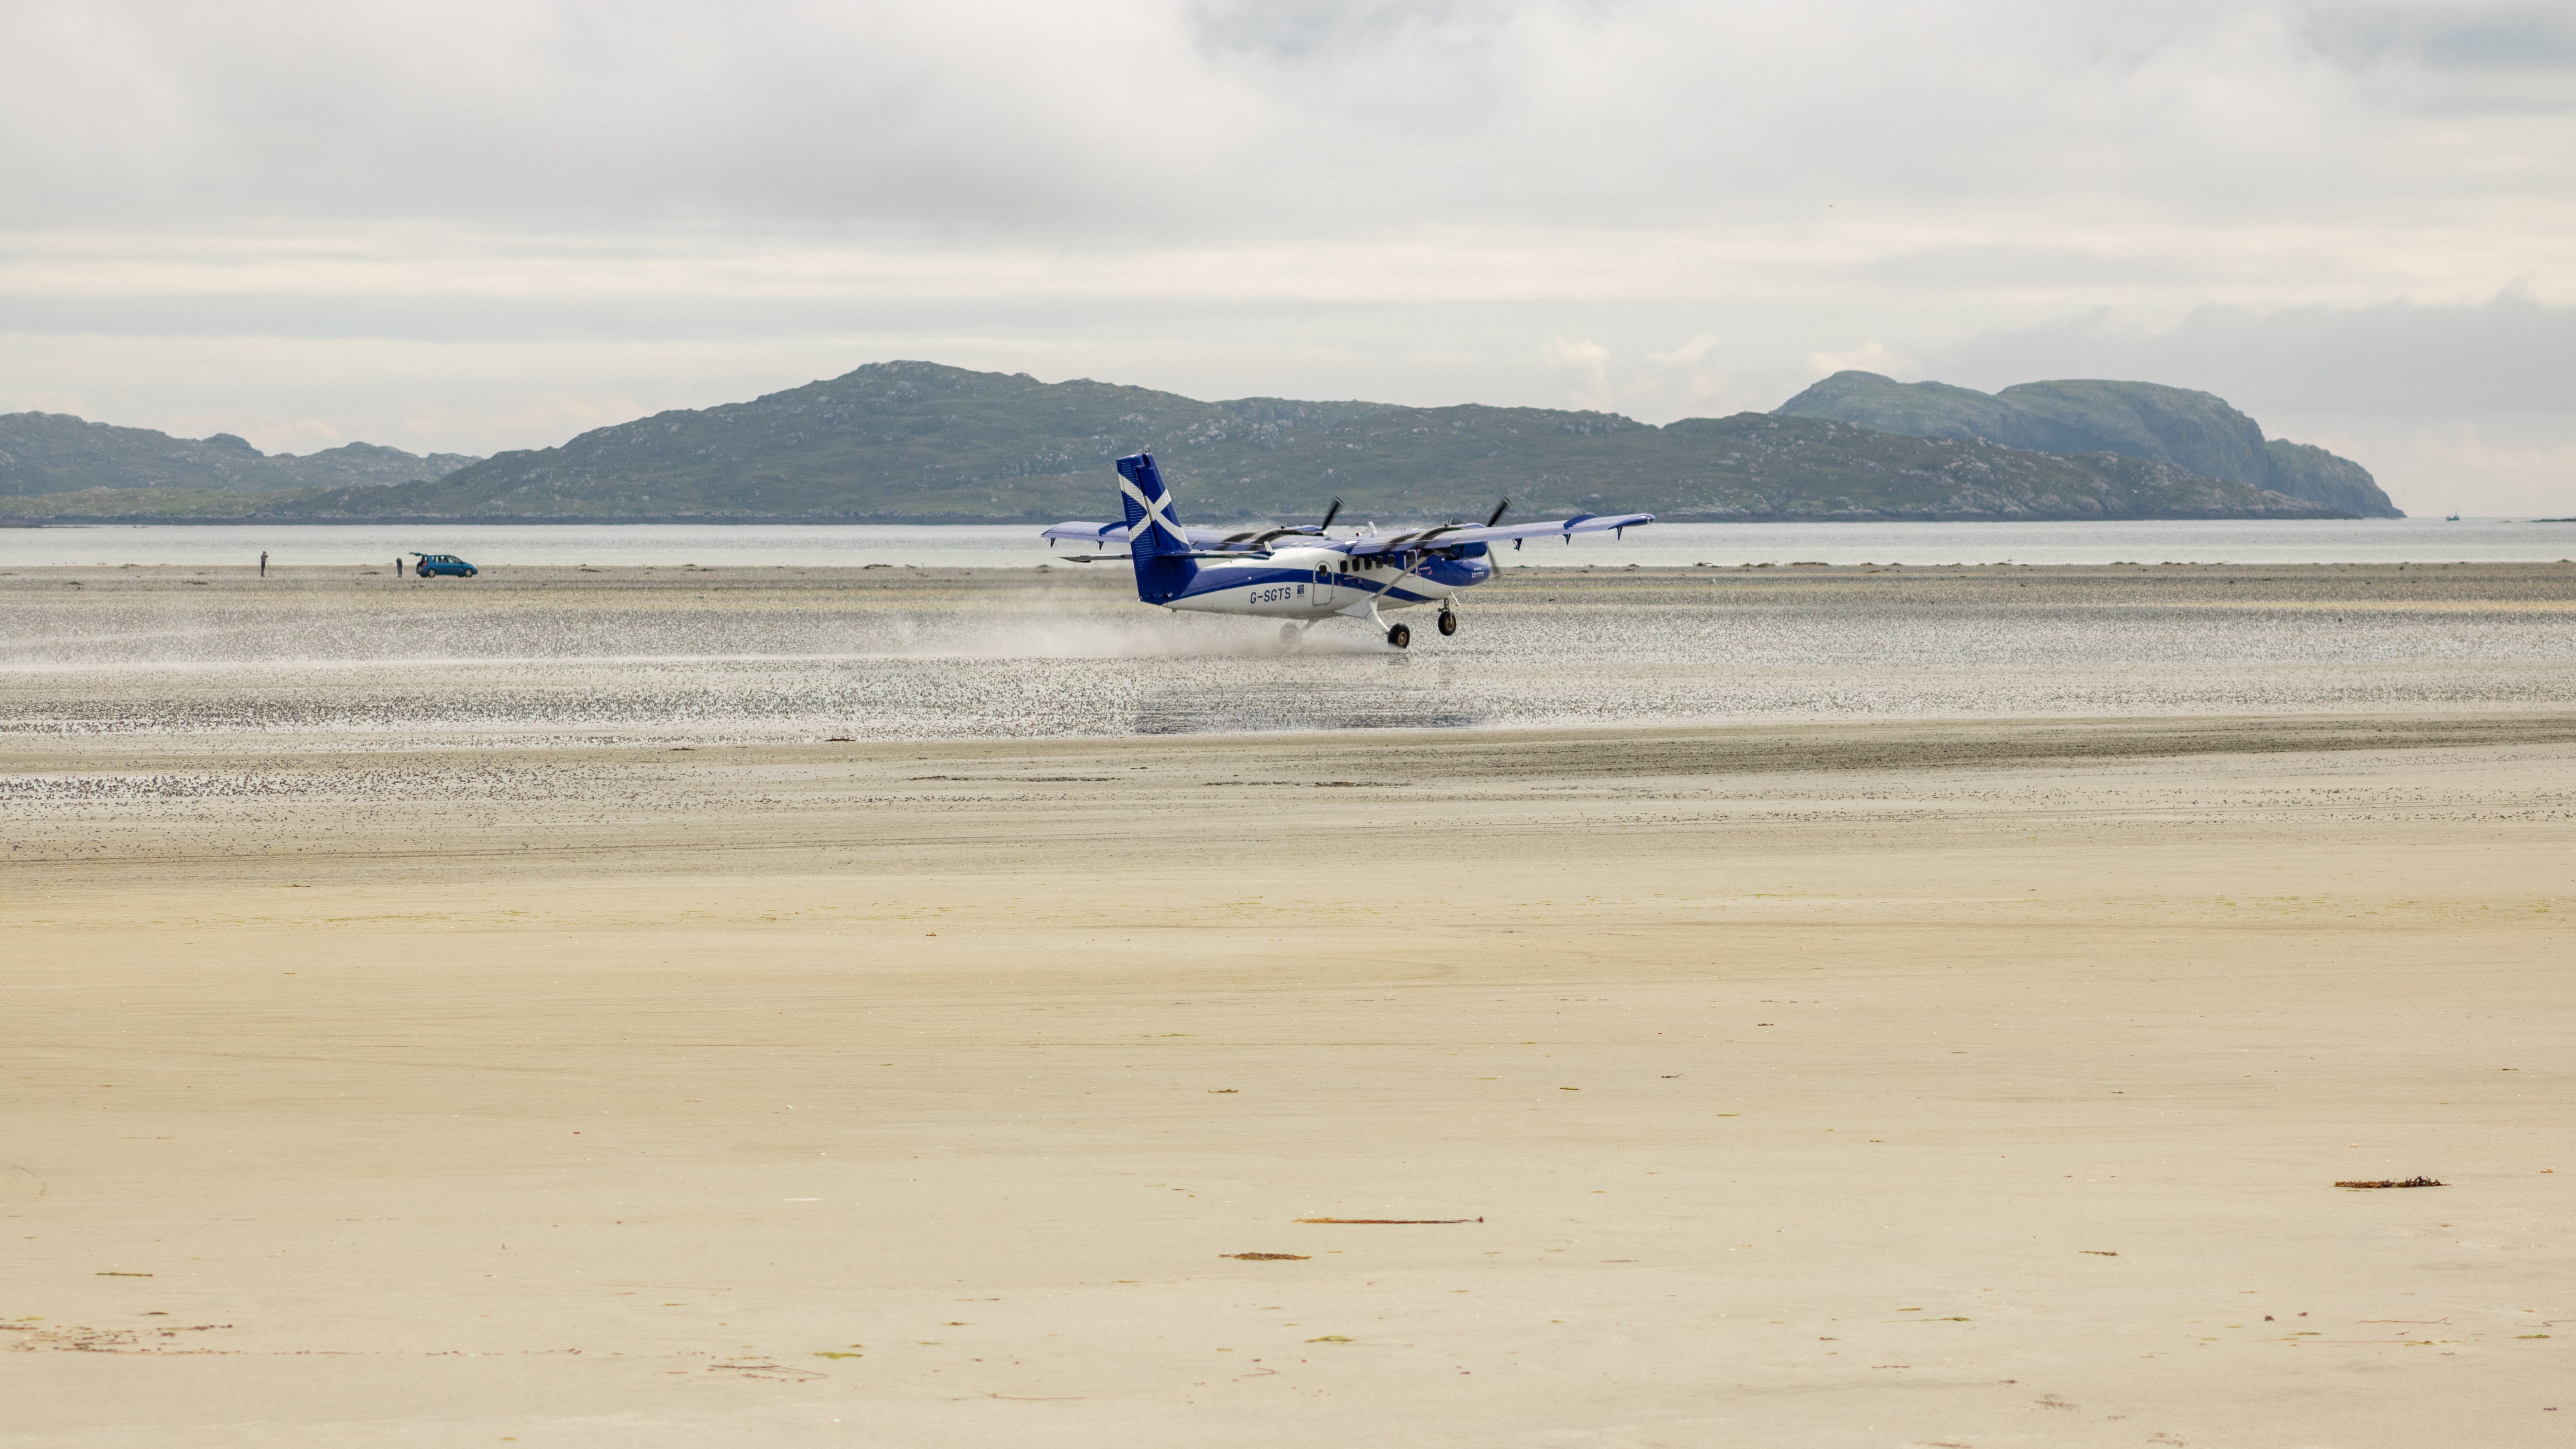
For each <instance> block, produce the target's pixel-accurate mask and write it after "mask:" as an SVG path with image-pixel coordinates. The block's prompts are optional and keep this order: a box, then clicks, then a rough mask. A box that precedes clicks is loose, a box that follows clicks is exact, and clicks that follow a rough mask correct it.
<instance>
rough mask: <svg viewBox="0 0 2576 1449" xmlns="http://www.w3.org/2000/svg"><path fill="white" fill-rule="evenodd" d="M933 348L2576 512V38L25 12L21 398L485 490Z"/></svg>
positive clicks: (978, 14)
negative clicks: (2005, 414) (1896, 414)
mask: <svg viewBox="0 0 2576 1449" xmlns="http://www.w3.org/2000/svg"><path fill="white" fill-rule="evenodd" d="M898 357H917V358H931V359H935V360H938V361H943V362H951V363H956V364H960V365H963V366H970V367H981V368H993V369H999V370H1005V371H1015V372H1019V371H1024V372H1029V373H1033V374H1035V375H1036V376H1038V377H1041V378H1046V379H1049V380H1054V379H1059V378H1066V377H1080V376H1088V377H1097V378H1102V379H1107V380H1114V381H1121V382H1134V383H1141V384H1144V385H1147V386H1152V387H1159V388H1168V389H1171V390H1173V391H1176V392H1182V393H1187V394H1190V395H1192V396H1196V397H1209V398H1215V397H1235V396H1243V395H1249V394H1268V395H1275V396H1289V397H1334V398H1345V397H1363V398H1375V399H1380V400H1385V401H1394V402H1410V403H1454V402H1487V403H1514V404H1535V405H1543V406H1555V407H1568V406H1571V407H1587V408H1608V409H1613V410H1616V411H1620V412H1624V413H1627V414H1629V415H1631V416H1634V417H1638V418H1642V419H1645V420H1647V421H1651V422H1664V421H1668V420H1670V419H1673V418H1676V417H1684V416H1691V415H1700V414H1713V413H1726V412H1733V411H1737V410H1740V409H1745V408H1768V407H1772V406H1774V405H1776V404H1778V403H1779V402H1780V401H1781V400H1782V399H1783V398H1785V397H1787V396H1788V395H1789V394H1791V393H1793V392H1795V391H1796V390H1797V389H1798V388H1800V387H1802V386H1804V385H1805V384H1807V383H1808V382H1811V381H1813V380H1815V379H1816V378H1818V377H1821V376H1823V375H1824V374H1825V373H1827V372H1830V371H1832V370H1834V369H1836V368H1840V367H1866V368H1871V369H1873V370H1876V371H1882V372H1887V373H1890V374H1892V375H1894V376H1897V377H1901V378H1905V379H1908V380H1912V379H1918V378H1926V377H1936V378H1940V379H1942V380H1945V381H1950V382H1957V383H1963V384H1967V385H1970V386H1976V387H1985V388H1994V387H2000V386H2003V385H2006V384H2009V383H2013V382H2021V381H2028V380H2031V379H2035V378H2046V377H2122V378H2144V379H2148V380H2151V381H2156V382H2164V383H2171V384H2175V385H2179V386H2185V387H2196V388H2204V389H2207V390H2210V391H2213V392H2217V393H2219V394H2221V395H2223V396H2225V397H2227V398H2229V399H2230V400H2231V401H2234V402H2235V403H2237V404H2238V405H2239V406H2241V407H2243V408H2245V409H2246V410H2247V411H2249V412H2251V413H2253V414H2254V415H2255V416H2256V417H2258V418H2260V419H2261V420H2262V421H2263V422H2264V424H2265V425H2266V428H2267V430H2268V431H2269V432H2271V433H2272V434H2273V435H2275V436H2286V437H2292V438H2297V439H2300V440H2302V441H2310V442H2317V443H2322V444H2325V445H2327V446H2329V447H2332V448H2334V449H2336V450H2337V451H2339V452H2343V453H2346V454H2347V455H2349V456H2353V457H2356V458H2359V459H2360V460H2361V461H2363V462H2364V463H2366V464H2368V465H2369V466H2370V467H2371V468H2373V469H2374V470H2375V471H2376V472H2377V473H2378V474H2379V475H2380V477H2381V479H2382V481H2383V482H2384V483H2385V484H2386V485H2387V486H2388V488H2389V490H2390V492H2391V493H2392V494H2393V495H2395V496H2396V498H2397V499H2398V501H2399V503H2400V504H2401V505H2403V506H2405V507H2407V508H2408V509H2409V510H2410V511H2415V512H2419V513H2420V512H2435V511H2438V512H2450V511H2461V512H2468V513H2519V512H2537V511H2553V512H2558V513H2576V7H2571V6H2570V5H2568V4H2567V3H2565V0H2557V3H2546V4H2533V3H2518V0H2496V3H2482V0H2468V3H2422V0H2389V3H2351V4H2329V3H2266V0H2226V3H2201V0H2160V3H2158V4H2154V5H2140V4H2136V3H2134V0H2123V3H2092V0H2045V3H2012V0H1952V3H1921V4H1892V3H1887V0H1867V3H1843V0H1803V3H1770V4H1752V3H1724V0H1699V3H1689V4H1668V3H1662V0H1635V3H1624V0H1573V3H1544V0H1531V3H1520V0H1490V3H1488V0H1454V3H1441V0H1266V3H1238V0H1102V3H1079V0H1070V3H1069V0H1054V3H1039V4H1006V3H995V4H982V3H974V0H941V3H936V4H933V3H926V0H924V3H912V4H900V5H896V4H859V3H831V4H826V3H761V0H728V3H724V4H716V3H695V4H677V3H611V0H449V3H403V0H379V3H372V4H368V5H350V4H347V3H345V0H330V3H308V4H293V3H263V0H230V3H227V4H223V5H204V4H194V3H183V0H164V3H131V4H118V3H59V0H6V3H5V4H0V410H15V409H21V408H41V409H45V410H48V411H56V412H71V413H77V414H80V415H82V416H84V417H91V418H100V419H105V420H109V421H114V422H121V423H132V424H139V425H143V426H149V427H157V428H164V429H167V430H170V431H172V432H175V433H181V434H186V435H191V436H201V435H203V434H206V433H209V432H213V431H217V430H225V431H231V432H236V433H240V434H242V435H243V436H246V437H248V438H249V439H251V440H252V441H253V442H254V443H256V444H258V445H259V446H261V447H263V448H266V449H269V450H271V451H280V450H283V451H294V452H304V451H309V450H311V449H313V448H316V447H326V446H330V445H331V444H334V443H337V442H342V441H347V440H350V439H358V438H363V439H366V440H368V441H372V442H382V443H391V444H394V445H397V446H400V447H405V448H410V449H413V450H415V451H423V450H430V449H442V450H456V451H466V452H475V453H483V452H490V451H494V450H497V449H502V448H511V447H529V446H538V445H544V444H549V443H554V442H559V441H561V440H562V439H564V438H565V437H567V436H570V435H571V434H573V433H575V432H578V431H580V430H582V429H584V428H587V427H594V426H597V425H600V424H602V423H609V422H617V421H623V420H625V419H628V418H631V417H635V416H639V415H642V414H644V413H649V412H653V411H657V410H659V409H662V408H667V407H696V406H704V405H707V404H710V403H717V402H725V401H732V400H737V399H740V398H745V397H750V396H754V395H757V394H759V393H762V392H768V391H773V390H776V389H778V388H781V387H788V386H793V385H796V384H798V383H801V382H805V381H807V380H810V379H812V378H815V377H824V376H831V375H834V374H837V373H840V372H844V371H847V370H848V369H849V368H851V367H854V366H856V365H858V364H860V363H863V362H868V361H875V360H881V359H886V358H898Z"/></svg>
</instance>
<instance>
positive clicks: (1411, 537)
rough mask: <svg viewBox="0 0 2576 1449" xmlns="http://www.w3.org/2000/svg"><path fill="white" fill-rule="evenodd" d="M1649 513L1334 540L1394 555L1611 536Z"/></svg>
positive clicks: (1452, 526)
mask: <svg viewBox="0 0 2576 1449" xmlns="http://www.w3.org/2000/svg"><path fill="white" fill-rule="evenodd" d="M1654 521H1655V515H1653V514H1651V513H1578V514H1576V515H1574V516H1573V517H1572V518H1560V519H1557V520H1556V521H1554V522H1552V523H1506V524H1502V525H1500V526H1498V527H1493V528H1481V527H1478V526H1476V525H1474V524H1457V523H1446V524H1442V525H1441V526H1440V527H1438V528H1417V529H1413V530H1410V531H1408V532H1405V533H1388V534H1378V535H1372V536H1368V537H1362V538H1352V539H1341V540H1336V541H1337V542H1339V543H1341V544H1342V546H1343V551H1344V552H1347V553H1349V554H1352V555H1354V556H1359V555H1366V554H1379V553H1395V552H1398V551H1400V550H1403V549H1408V548H1449V547H1452V546H1454V545H1457V544H1462V543H1499V542H1501V541H1503V540H1505V539H1524V538H1572V537H1573V536H1574V535H1576V534H1578V533H1615V532H1618V531H1619V530H1621V529H1627V528H1635V527H1637V526H1638V525H1640V524H1646V523H1652V522H1654Z"/></svg>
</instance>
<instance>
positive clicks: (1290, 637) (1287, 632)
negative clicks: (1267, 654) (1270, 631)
mask: <svg viewBox="0 0 2576 1449" xmlns="http://www.w3.org/2000/svg"><path fill="white" fill-rule="evenodd" d="M1279 642H1280V643H1282V644H1295V643H1296V642H1297V626H1296V625H1294V624H1282V625H1280V626H1279Z"/></svg>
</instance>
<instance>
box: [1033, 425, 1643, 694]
mask: <svg viewBox="0 0 2576 1449" xmlns="http://www.w3.org/2000/svg"><path fill="white" fill-rule="evenodd" d="M1118 495H1119V501H1120V502H1122V503H1124V504H1125V505H1126V513H1127V521H1126V522H1124V523H1059V524H1057V525H1055V526H1054V527H1052V528H1050V529H1047V530H1046V532H1045V533H1044V534H1043V535H1042V536H1043V537H1044V538H1045V539H1046V540H1047V547H1049V548H1053V547H1054V546H1055V544H1056V541H1057V540H1059V539H1080V540H1082V541H1083V542H1085V543H1091V544H1124V545H1126V547H1127V551H1126V552H1125V553H1105V554H1074V555H1072V556H1071V558H1070V561H1071V562H1074V563H1099V562H1102V561H1104V560H1108V559H1128V560H1132V561H1133V562H1134V563H1135V565H1136V597H1137V598H1139V599H1141V600H1143V601H1144V602H1146V603H1148V604H1159V605H1161V606H1162V607H1164V608H1166V609H1187V610H1190V611H1192V612H1194V613H1202V614H1251V615H1256V616H1259V617H1262V618H1270V619H1284V620H1286V621H1287V622H1286V623H1283V624H1281V625H1280V626H1279V638H1280V640H1281V642H1283V643H1295V642H1296V641H1297V640H1299V639H1302V638H1304V637H1305V632H1306V630H1308V629H1311V628H1313V627H1315V625H1316V624H1317V623H1319V622H1321V621H1323V620H1325V619H1334V618H1346V619H1362V618H1364V619H1367V620H1368V621H1369V622H1370V623H1372V624H1375V625H1377V626H1378V627H1379V628H1382V629H1384V630H1386V642H1387V643H1389V644H1392V645H1394V646H1395V647H1396V648H1398V649H1403V648H1408V647H1410V646H1411V645H1412V643H1413V630H1412V629H1411V628H1409V627H1407V626H1406V625H1403V624H1390V623H1388V622H1387V621H1386V619H1385V618H1384V617H1383V615H1382V613H1381V612H1380V611H1382V610H1386V609H1410V608H1417V607H1419V606H1421V605H1424V604H1438V605H1439V606H1440V632H1441V633H1443V634H1455V633H1457V632H1458V603H1457V600H1458V595H1460V594H1462V593H1464V592H1466V591H1467V590H1468V589H1471V588H1474V587H1475V586H1476V585H1478V584H1481V583H1483V582H1485V581H1486V580H1487V579H1490V578H1492V577H1493V576H1494V564H1493V560H1492V558H1491V557H1490V556H1489V552H1488V550H1489V546H1490V545H1492V544H1496V543H1500V542H1502V541H1503V540H1505V539H1509V540H1511V543H1512V547H1514V548H1518V547H1520V546H1521V545H1522V544H1523V543H1526V542H1528V541H1529V540H1530V539H1533V538H1563V539H1564V540H1565V541H1566V542H1568V543H1572V542H1573V541H1574V535H1576V534H1578V533H1608V534H1613V535H1618V534H1622V533H1624V531H1625V530H1627V529H1631V528H1635V527H1637V526H1638V525H1639V524H1644V523H1652V522H1654V521H1655V515H1653V514H1651V513H1623V514H1619V515H1616V516H1614V517H1604V516H1601V515H1598V514H1590V513H1578V514H1576V515H1575V516H1574V517H1572V518H1561V519H1557V520H1556V521H1554V522H1551V523H1513V524H1505V523H1504V522H1503V510H1504V509H1506V508H1509V507H1510V506H1511V502H1512V501H1511V500H1510V499H1508V498H1506V499H1504V500H1503V501H1502V502H1500V503H1498V504H1495V505H1494V513H1493V516H1492V517H1490V518H1488V519H1486V520H1485V523H1484V526H1483V527H1481V528H1479V527H1476V526H1474V525H1472V524H1463V523H1444V524H1441V525H1440V526H1439V527H1437V528H1422V529H1415V530H1413V531H1411V532H1408V533H1386V534H1381V533H1378V532H1376V531H1375V530H1374V529H1371V530H1370V531H1368V532H1364V533H1360V534H1356V535H1354V536H1352V537H1349V538H1334V537H1332V536H1331V535H1330V534H1329V533H1328V532H1327V531H1326V530H1328V529H1330V528H1331V527H1332V526H1333V517H1334V515H1336V514H1338V513H1340V512H1341V508H1342V500H1340V499H1338V498H1336V499H1334V500H1333V504H1332V507H1330V508H1327V509H1326V510H1324V521H1323V522H1321V523H1309V524H1300V525H1297V526H1295V527H1290V528H1264V529H1256V530H1253V531H1250V532H1246V533H1219V532H1217V531H1216V530H1214V529H1208V528H1185V527H1183V526H1182V524H1181V520H1180V517H1179V515H1178V514H1177V513H1175V512H1174V511H1173V506H1172V495H1171V491H1170V490H1169V489H1167V488H1165V487H1164V486H1163V472H1162V470H1161V469H1160V468H1157V467H1155V466H1154V455H1153V454H1151V453H1138V454H1135V455H1134V456H1132V457H1126V458H1121V459H1119V460H1118Z"/></svg>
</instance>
